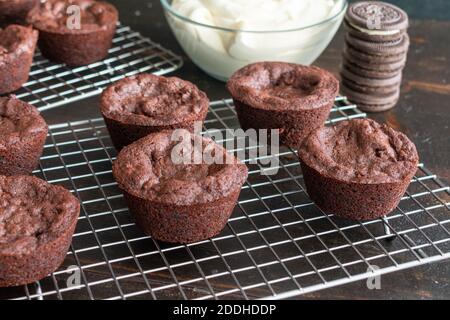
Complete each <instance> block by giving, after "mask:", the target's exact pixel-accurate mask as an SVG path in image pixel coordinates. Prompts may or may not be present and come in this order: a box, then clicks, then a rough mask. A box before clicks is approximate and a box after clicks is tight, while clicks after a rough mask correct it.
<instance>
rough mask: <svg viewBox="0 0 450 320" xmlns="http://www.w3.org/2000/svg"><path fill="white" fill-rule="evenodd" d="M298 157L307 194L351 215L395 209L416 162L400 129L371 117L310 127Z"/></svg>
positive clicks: (376, 215) (360, 216) (363, 216)
mask: <svg viewBox="0 0 450 320" xmlns="http://www.w3.org/2000/svg"><path fill="white" fill-rule="evenodd" d="M299 158H300V160H301V166H302V170H303V175H304V179H305V183H306V187H307V190H308V194H309V196H310V197H311V199H312V200H313V201H314V202H315V203H316V204H317V205H318V206H319V207H320V208H321V209H322V210H324V211H325V212H326V213H333V214H336V215H338V216H341V217H344V218H349V219H354V220H370V219H375V218H379V217H382V216H384V215H387V214H388V213H390V212H391V211H392V210H394V208H395V207H396V206H397V205H398V203H399V201H400V199H401V197H402V196H403V194H404V193H405V191H406V189H407V187H408V185H409V183H410V181H411V179H412V177H413V176H414V174H415V172H416V170H417V166H418V163H419V157H418V155H417V150H416V148H415V146H414V144H413V143H412V142H411V141H410V140H409V139H408V138H407V137H406V136H405V135H404V134H403V133H401V132H397V131H395V130H394V129H392V128H390V127H388V126H387V125H381V124H378V123H377V122H375V121H373V120H369V119H355V120H350V121H344V122H341V123H339V124H337V125H336V126H333V127H324V128H321V129H318V130H316V131H314V132H313V133H311V135H310V136H309V137H308V138H307V139H306V140H305V142H304V144H303V146H302V148H301V149H300V151H299Z"/></svg>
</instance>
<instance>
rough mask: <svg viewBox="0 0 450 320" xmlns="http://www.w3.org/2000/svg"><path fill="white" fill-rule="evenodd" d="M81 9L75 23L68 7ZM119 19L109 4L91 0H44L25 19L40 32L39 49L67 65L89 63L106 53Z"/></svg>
mask: <svg viewBox="0 0 450 320" xmlns="http://www.w3.org/2000/svg"><path fill="white" fill-rule="evenodd" d="M70 6H78V8H80V14H81V19H80V24H79V25H77V23H76V22H77V21H76V19H74V18H73V15H71V13H70V11H69V12H68V7H70ZM118 19H119V13H118V11H117V9H116V8H115V7H114V6H113V5H112V4H110V3H107V2H104V1H94V0H47V1H46V2H43V3H41V4H40V5H39V6H38V7H36V8H35V9H33V10H32V11H31V12H30V13H29V15H28V18H27V21H28V22H29V23H31V24H32V25H33V26H34V27H35V28H36V29H37V30H39V32H40V36H39V48H40V49H41V52H42V54H43V55H44V56H45V57H46V58H47V59H49V60H51V61H54V62H58V63H65V64H66V65H68V66H83V65H88V64H91V63H94V62H97V61H99V60H102V59H103V58H104V57H106V56H107V54H108V50H109V48H111V44H112V39H113V37H114V34H115V32H116V25H117V22H118Z"/></svg>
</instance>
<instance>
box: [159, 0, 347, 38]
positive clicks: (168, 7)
mask: <svg viewBox="0 0 450 320" xmlns="http://www.w3.org/2000/svg"><path fill="white" fill-rule="evenodd" d="M160 1H161V4H162V6H163V8H164V9H165V10H167V11H169V12H170V14H172V15H174V16H175V17H177V18H179V19H181V20H184V21H186V22H189V23H192V24H195V25H197V26H202V27H206V28H211V29H216V30H221V31H227V32H246V33H282V32H293V31H301V30H306V29H309V28H313V27H317V26H321V25H324V24H326V23H328V22H330V21H333V20H334V19H336V18H337V17H339V16H340V15H341V14H342V12H344V11H345V10H347V7H348V0H342V3H343V5H342V8H341V10H339V12H338V13H336V14H335V15H333V16H332V17H329V18H327V19H325V20H322V21H320V22H317V23H315V24H311V25H308V26H303V27H299V28H293V29H284V30H244V29H233V28H224V27H217V26H212V25H209V24H205V23H200V22H197V21H194V20H191V19H189V18H187V17H185V16H183V15H181V14H179V13H178V12H176V11H175V10H173V9H172V5H171V4H169V2H168V0H160Z"/></svg>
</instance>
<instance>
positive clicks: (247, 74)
mask: <svg viewBox="0 0 450 320" xmlns="http://www.w3.org/2000/svg"><path fill="white" fill-rule="evenodd" d="M227 88H228V90H229V91H230V93H231V95H232V97H233V100H234V104H235V106H236V112H237V115H238V118H239V122H240V124H241V127H242V128H243V129H244V130H248V129H252V128H253V129H279V130H280V139H281V142H282V143H283V144H285V145H287V146H290V147H297V146H298V145H299V144H300V143H301V141H302V140H303V139H304V138H305V137H307V136H308V134H309V133H310V132H311V131H312V130H314V129H316V128H318V127H321V126H322V125H323V124H324V122H325V121H326V119H327V118H328V116H329V114H330V110H331V108H332V106H333V104H334V100H335V97H336V95H337V93H338V91H339V82H338V80H337V79H336V78H335V77H334V76H333V75H332V74H331V73H329V72H328V71H325V70H323V69H320V68H317V67H309V66H303V65H298V64H293V63H285V62H259V63H254V64H250V65H248V66H246V67H244V68H242V69H240V70H238V71H237V72H236V73H235V74H234V75H233V76H232V77H231V78H230V80H229V81H228V83H227Z"/></svg>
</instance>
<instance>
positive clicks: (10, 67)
mask: <svg viewBox="0 0 450 320" xmlns="http://www.w3.org/2000/svg"><path fill="white" fill-rule="evenodd" d="M37 40H38V32H37V31H35V30H33V29H32V28H28V27H23V26H19V25H9V26H7V27H6V28H5V29H1V28H0V95H2V94H5V93H9V92H13V91H16V90H18V89H20V87H22V85H23V84H24V83H26V82H27V81H28V77H29V73H30V69H31V64H32V63H33V56H34V51H35V49H36V43H37Z"/></svg>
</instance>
